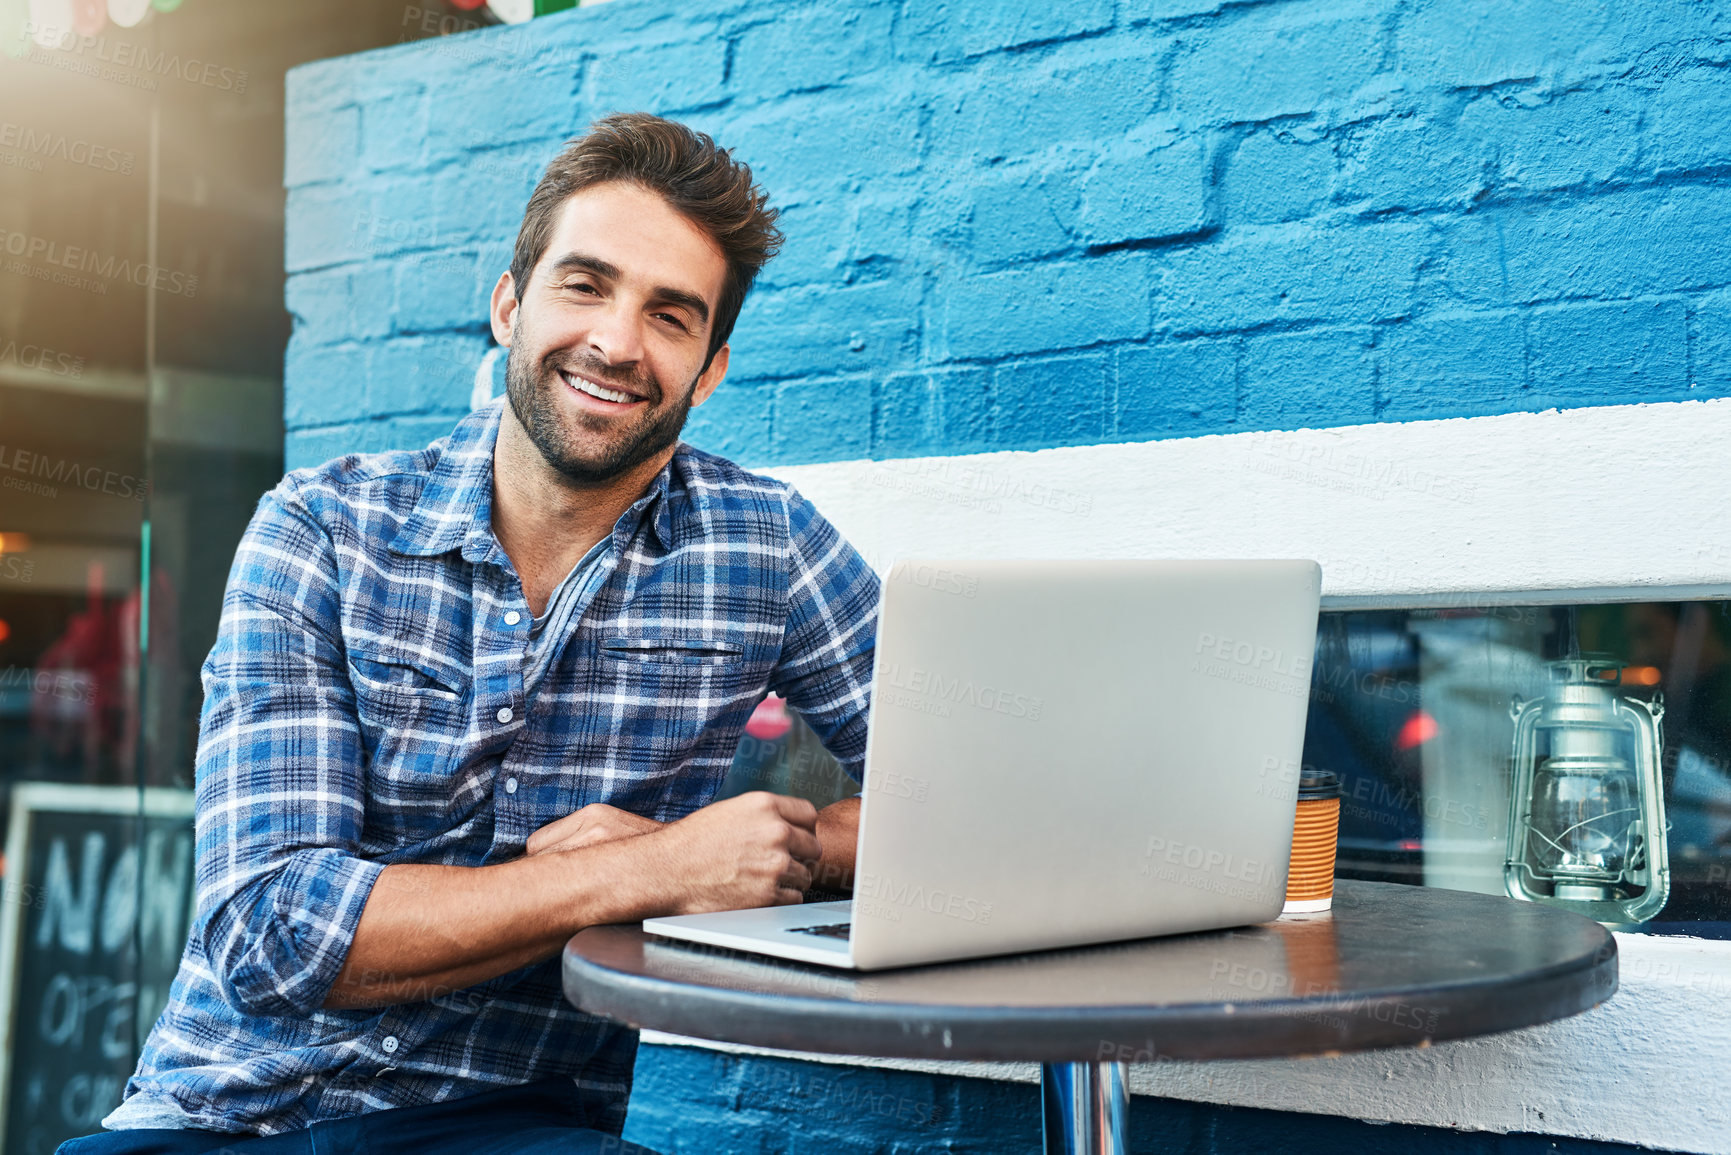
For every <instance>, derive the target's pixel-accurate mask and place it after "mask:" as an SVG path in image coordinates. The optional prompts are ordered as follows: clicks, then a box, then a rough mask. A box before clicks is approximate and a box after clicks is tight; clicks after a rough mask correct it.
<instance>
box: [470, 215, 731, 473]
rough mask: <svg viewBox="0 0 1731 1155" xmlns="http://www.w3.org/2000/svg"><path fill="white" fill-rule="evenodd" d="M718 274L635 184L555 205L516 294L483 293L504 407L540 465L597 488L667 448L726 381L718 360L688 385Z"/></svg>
mask: <svg viewBox="0 0 1731 1155" xmlns="http://www.w3.org/2000/svg"><path fill="white" fill-rule="evenodd" d="M726 273H727V262H726V259H725V258H724V257H723V256H722V255H721V251H720V249H719V248H718V247H717V246H716V245H715V242H714V241H712V240H711V239H710V238H709V236H708V234H706V233H704V232H703V231H702V230H701V229H699V228H698V227H697V226H696V225H695V224H693V223H692V222H691V221H690V220H688V219H686V218H685V217H683V216H681V215H680V214H679V213H677V212H675V211H674V210H673V209H672V208H670V207H669V206H668V205H667V202H666V201H664V200H662V199H661V197H660V196H658V195H656V194H655V193H651V192H647V191H645V190H644V189H642V188H639V187H638V186H637V185H634V184H628V183H625V182H619V181H614V182H609V183H606V184H601V185H595V186H592V187H590V188H587V189H585V190H583V191H582V192H580V193H578V194H576V195H575V196H573V197H571V198H570V199H568V200H567V201H566V202H565V203H564V204H563V205H562V206H560V209H559V215H558V218H557V221H556V224H555V226H554V230H553V235H552V238H551V239H550V241H549V243H548V245H547V250H546V252H545V253H543V254H542V256H541V260H540V262H539V263H538V264H537V265H536V266H535V269H534V270H533V271H532V272H531V273H530V275H529V283H528V284H527V285H525V286H520V287H518V286H510V285H509V284H508V277H507V278H502V279H501V282H500V286H501V289H503V290H504V292H503V294H502V293H501V291H500V289H495V290H494V294H493V332H494V336H495V337H497V338H498V340H499V341H500V342H501V343H502V344H508V345H509V346H510V351H509V353H508V354H507V357H506V362H505V390H506V397H507V399H508V400H509V402H510V405H511V410H512V412H513V413H514V414H515V415H516V418H517V420H518V422H519V423H521V425H522V426H523V428H524V430H525V431H526V432H527V433H528V435H529V438H530V440H531V441H532V442H533V443H534V445H535V447H536V448H537V449H538V450H539V451H540V452H541V455H542V456H543V457H544V458H545V459H546V460H547V463H548V464H549V465H551V466H552V467H553V468H554V469H556V470H558V471H559V472H560V473H561V474H563V475H564V476H565V477H567V478H569V479H570V480H572V481H574V482H577V483H578V484H580V485H597V484H602V483H605V482H607V481H610V480H612V479H614V478H616V477H619V476H620V475H622V474H624V473H627V472H628V471H630V470H631V469H633V468H635V467H636V466H638V465H641V464H642V463H643V462H644V461H647V460H649V459H650V458H652V457H654V456H655V455H657V454H658V453H660V452H661V451H663V450H665V449H667V448H668V447H669V446H671V445H673V444H674V443H675V442H676V441H677V440H678V438H679V433H680V430H681V429H683V428H684V426H685V418H686V415H687V414H688V413H689V412H690V410H691V408H692V406H694V405H701V404H702V403H703V402H704V401H705V400H707V399H708V397H709V394H710V393H711V392H713V391H714V389H715V386H716V385H718V384H720V381H721V377H722V375H723V374H724V373H725V372H726V368H727V350H726V348H725V347H723V348H722V349H719V350H717V351H716V355H715V360H714V361H713V362H712V363H711V364H710V366H709V368H708V369H707V370H705V371H704V372H703V373H702V375H701V377H700V376H699V373H698V370H699V369H700V368H701V367H702V365H703V360H704V357H705V356H706V355H707V353H708V349H709V335H710V332H711V325H712V323H713V320H714V316H715V310H716V307H717V302H718V301H719V300H720V297H721V285H722V281H723V278H724V277H725V276H726ZM513 288H515V289H516V293H515V298H514V300H513V298H512V294H511V290H512V289H513Z"/></svg>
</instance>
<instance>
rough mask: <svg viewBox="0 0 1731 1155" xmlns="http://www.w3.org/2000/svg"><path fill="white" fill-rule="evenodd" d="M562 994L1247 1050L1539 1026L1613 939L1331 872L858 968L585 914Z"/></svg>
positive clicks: (751, 1013) (847, 1043)
mask: <svg viewBox="0 0 1731 1155" xmlns="http://www.w3.org/2000/svg"><path fill="white" fill-rule="evenodd" d="M564 974H565V994H566V997H568V998H569V999H570V1000H571V1001H572V1002H573V1003H574V1004H576V1005H577V1006H578V1007H580V1008H582V1009H583V1010H586V1011H589V1012H591V1013H593V1014H597V1015H603V1016H605V1017H608V1018H611V1019H615V1020H618V1021H620V1022H625V1023H629V1024H631V1025H632V1026H636V1027H646V1028H649V1029H652V1030H659V1031H668V1032H671V1033H673V1034H679V1035H688V1036H694V1037H697V1038H705V1039H714V1040H718V1041H722V1042H733V1043H744V1044H749V1045H753V1046H761V1047H775V1048H781V1049H786V1050H795V1051H808V1052H819V1053H825V1054H843V1055H877V1056H884V1057H889V1058H907V1059H919V1058H932V1059H978V1060H1000V1061H1008V1060H1020V1061H1034V1062H1066V1061H1078V1060H1100V1061H1125V1062H1151V1061H1154V1060H1157V1059H1228V1058H1265V1057H1274V1056H1282V1055H1309V1054H1326V1053H1331V1052H1337V1051H1350V1050H1362V1049H1366V1048H1371V1047H1389V1046H1403V1045H1414V1044H1416V1045H1421V1046H1422V1045H1428V1043H1429V1042H1430V1041H1432V1040H1438V1039H1456V1038H1465V1037H1468V1036H1472V1035H1481V1034H1489V1033H1491V1032H1495V1031H1506V1030H1512V1029H1514V1028H1517V1027H1526V1026H1532V1025H1534V1024H1536V1023H1543V1022H1549V1021H1550V1020H1552V1019H1559V1018H1563V1017H1565V1016H1568V1015H1572V1014H1577V1013H1579V1012H1581V1011H1584V1010H1587V1009H1589V1008H1591V1007H1593V1006H1596V1005H1598V1004H1599V1003H1602V1002H1604V1001H1605V1000H1606V999H1608V998H1610V997H1611V995H1612V994H1613V993H1615V991H1616V989H1617V946H1616V940H1615V939H1613V938H1612V937H1611V936H1610V934H1608V933H1607V932H1606V931H1605V929H1604V928H1603V927H1601V926H1600V925H1599V924H1598V923H1596V922H1592V921H1589V920H1588V919H1585V918H1583V917H1581V916H1579V915H1576V914H1572V913H1570V912H1568V911H1564V910H1559V909H1557V908H1554V907H1549V906H1542V905H1539V904H1536V903H1527V902H1516V901H1514V900H1513V899H1507V898H1499V897H1495V896H1492V895H1483V894H1469V893H1466V892H1463V891H1453V890H1441V889H1434V888H1428V887H1415V886H1396V885H1392V884H1386V883H1374V882H1350V881H1345V880H1342V881H1339V882H1337V883H1336V884H1335V897H1334V909H1333V911H1332V912H1330V913H1328V914H1325V915H1309V916H1287V917H1285V918H1282V919H1279V920H1277V921H1275V922H1272V923H1266V924H1263V925H1260V926H1252V927H1241V928H1238V929H1236V930H1227V931H1208V932H1204V933H1200V934H1187V935H1174V936H1168V937H1164V938H1152V939H1138V940H1136V941H1134V942H1122V943H1110V944H1106V945H1102V946H1095V947H1082V948H1078V949H1073V950H1058V951H1041V952H1037V953H1032V954H1022V955H1010V956H1005V957H1001V958H993V959H982V960H978V961H972V962H957V963H941V964H938V965H935V966H922V967H905V968H901V969H897V970H888V971H875V972H869V973H862V972H858V971H839V970H834V969H831V968H828V967H819V966H809V965H806V964H803V963H796V962H782V961H780V960H776V959H771V958H768V957H765V956H759V955H750V954H744V953H740V952H735V951H730V950H722V949H719V948H715V947H706V946H697V945H688V944H683V943H673V942H669V941H667V940H665V939H657V938H654V937H652V936H649V935H645V934H644V933H643V931H642V930H641V929H640V928H639V927H637V926H635V925H630V926H601V927H591V928H589V929H588V930H585V931H582V932H581V933H579V934H577V935H576V936H575V937H573V938H572V939H571V941H570V942H569V943H568V944H567V945H566V947H565V956H564Z"/></svg>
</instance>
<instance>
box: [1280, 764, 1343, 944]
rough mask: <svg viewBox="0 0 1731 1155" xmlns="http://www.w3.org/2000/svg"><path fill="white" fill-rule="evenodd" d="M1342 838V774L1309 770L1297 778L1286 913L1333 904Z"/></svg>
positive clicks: (1327, 906)
mask: <svg viewBox="0 0 1731 1155" xmlns="http://www.w3.org/2000/svg"><path fill="white" fill-rule="evenodd" d="M1339 838H1340V775H1338V774H1336V773H1335V772H1334V771H1332V770H1311V769H1306V770H1305V771H1304V773H1303V774H1302V775H1301V776H1300V777H1299V779H1298V816H1297V818H1296V819H1295V820H1294V822H1293V824H1292V861H1291V865H1290V866H1288V867H1287V871H1286V907H1285V910H1284V913H1286V914H1301V913H1309V912H1312V911H1319V910H1327V909H1328V908H1329V907H1330V906H1332V905H1333V904H1334V848H1335V843H1336V842H1337V841H1338V840H1339Z"/></svg>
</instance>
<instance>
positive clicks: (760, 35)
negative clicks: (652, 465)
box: [286, 0, 1731, 465]
mask: <svg viewBox="0 0 1731 1155" xmlns="http://www.w3.org/2000/svg"><path fill="white" fill-rule="evenodd" d="M1728 62H1731V7H1727V6H1726V5H1724V4H1722V3H1715V2H1714V0H1616V2H1613V0H1287V2H1263V3H1256V2H1243V0H1240V2H1236V3H1225V2H1222V0H1074V2H1071V3H1065V4H1054V3H1051V2H1050V0H850V2H847V3H843V2H841V0H777V2H776V3H774V4H762V3H747V2H744V0H616V2H615V3H611V4H606V5H601V6H598V7H595V8H592V9H578V10H575V11H572V12H568V13H565V14H562V15H559V16H555V17H549V18H546V19H543V20H537V21H535V22H534V23H533V24H531V25H527V26H522V27H516V28H510V29H496V30H491V31H485V32H471V33H463V34H460V35H457V36H453V37H447V38H442V39H433V40H428V41H423V42H419V43H415V44H409V45H403V46H399V47H395V48H391V49H386V50H382V51H379V52H371V53H366V54H364V55H361V56H356V57H349V58H344V59H338V60H331V61H324V62H320V63H316V64H311V65H307V66H305V67H302V68H299V69H296V70H295V71H294V72H292V73H291V74H290V77H289V83H288V156H287V185H288V235H287V247H286V260H287V265H288V270H287V271H288V303H289V308H290V309H291V311H292V312H293V313H294V318H295V327H294V339H293V342H292V345H291V347H290V349H289V354H288V359H287V365H286V389H287V418H288V428H289V444H288V457H289V460H290V464H291V465H301V464H307V463H309V462H312V461H315V460H319V459H322V458H323V457H325V456H327V455H328V454H331V453H334V452H338V451H340V450H344V449H349V448H357V447H382V446H386V445H410V444H420V443H421V442H422V441H423V440H424V439H425V437H426V436H427V434H428V433H429V432H437V431H439V430H440V428H441V426H442V425H448V424H449V423H450V421H451V420H452V419H453V418H455V417H456V416H457V415H458V414H460V413H461V412H462V411H463V410H464V408H465V407H466V404H467V398H468V396H469V390H470V385H471V379H472V373H473V366H474V364H475V363H476V362H477V361H478V360H479V358H480V356H481V355H482V353H483V352H484V351H485V349H486V348H487V347H488V345H489V344H490V340H491V339H490V337H489V335H488V333H487V329H486V325H485V304H484V303H485V300H486V294H487V292H488V290H489V289H490V287H491V284H492V281H493V279H494V278H495V277H496V276H497V274H498V272H499V271H500V270H502V269H503V268H504V267H505V263H506V260H507V257H508V253H509V247H510V243H511V240H512V238H513V236H514V234H515V230H516V227H517V223H518V220H519V218H520V215H521V210H522V205H523V202H524V200H525V199H526V198H527V195H528V193H529V190H530V189H531V188H532V186H533V184H534V180H535V177H536V175H537V171H538V168H539V166H540V165H541V164H543V163H544V162H545V161H546V160H547V159H548V158H549V157H550V156H551V155H552V154H553V153H554V152H555V151H556V150H557V148H558V147H559V145H560V143H561V142H563V141H564V140H565V139H567V138H568V137H570V136H572V135H575V134H577V133H579V132H580V131H581V130H582V129H583V128H584V126H585V125H586V124H588V123H589V121H590V120H592V119H593V118H595V117H597V116H600V115H603V114H605V113H607V112H609V111H615V110H619V109H647V110H651V111H655V112H660V113H663V114H667V115H674V116H678V117H680V118H681V119H684V120H687V121H688V122H690V123H692V124H693V125H695V126H696V127H699V128H701V129H703V130H705V131H708V132H710V133H712V134H713V135H715V136H716V138H717V139H718V140H719V141H720V142H721V143H722V144H723V145H725V146H728V147H732V148H734V149H735V150H736V153H737V155H739V156H740V157H741V158H743V159H744V160H746V161H747V162H748V163H750V164H751V165H752V166H753V169H754V171H755V172H756V173H757V175H758V177H759V178H760V180H761V181H762V182H763V184H764V185H765V186H766V188H768V190H769V191H770V193H771V196H772V200H773V201H774V202H775V203H776V204H778V205H779V206H781V207H782V208H783V209H784V211H785V216H784V228H785V231H786V232H787V234H788V242H787V245H786V246H785V248H784V250H783V253H782V255H781V256H780V257H778V258H777V259H776V260H774V261H772V262H771V263H770V265H769V266H768V267H767V268H766V270H765V273H764V275H763V278H762V280H761V281H760V283H759V288H758V290H757V292H756V293H755V294H754V295H753V297H752V298H751V299H749V300H748V301H747V302H746V305H745V309H744V312H743V313H742V315H741V318H740V322H739V325H738V328H737V329H736V331H735V335H734V338H733V345H734V357H733V368H732V371H731V373H730V377H729V379H728V381H727V382H726V383H725V384H724V385H723V386H722V390H721V392H720V393H719V394H718V395H717V398H716V400H715V401H714V402H713V403H712V404H710V405H709V406H706V407H705V408H703V409H701V410H698V411H697V412H696V413H694V414H693V417H692V423H691V425H690V427H689V434H688V435H689V437H690V439H691V440H692V441H694V442H696V443H698V444H701V445H704V446H706V447H709V448H713V449H716V450H718V451H720V452H724V453H729V454H732V455H735V456H737V457H738V458H739V459H741V460H743V461H744V462H746V463H747V464H751V465H765V464H772V463H789V462H808V461H825V460H837V459H845V458H854V457H868V456H869V457H879V458H883V457H895V456H905V455H909V454H916V453H918V454H926V453H954V452H973V451H981V450H988V449H1003V448H1039V447H1044V446H1051V445H1075V444H1086V443H1090V442H1101V441H1114V440H1139V439H1147V438H1155V437H1171V436H1190V435H1195V434H1201V433H1219V432H1230V431H1233V430H1244V429H1260V428H1290V427H1297V426H1322V425H1332V424H1344V423H1352V422H1361V421H1377V420H1408V419H1413V418H1424V417H1447V416H1462V415H1475V414H1484V413H1499V412H1506V411H1511V410H1536V409H1543V408H1548V407H1551V406H1580V405H1600V404H1611V403H1619V402H1629V401H1645V400H1680V399H1686V398H1693V397H1706V396H1721V395H1724V394H1726V393H1727V392H1731V356H1728V354H1731V306H1728V304H1727V301H1728V298H1727V286H1731V243H1728V242H1731V183H1728V182H1727V176H1728V175H1731V74H1728V71H1727V65H1728Z"/></svg>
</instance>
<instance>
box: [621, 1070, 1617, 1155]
mask: <svg viewBox="0 0 1731 1155" xmlns="http://www.w3.org/2000/svg"><path fill="white" fill-rule="evenodd" d="M1129 1132H1130V1135H1129V1142H1130V1151H1131V1153H1132V1155H1245V1153H1246V1152H1272V1151H1278V1152H1281V1153H1282V1155H1342V1153H1346V1152H1386V1151H1399V1152H1401V1153H1402V1155H1617V1153H1628V1155H1636V1153H1639V1152H1644V1151H1647V1150H1648V1149H1647V1148H1644V1147H1631V1146H1627V1145H1624V1144H1621V1143H1599V1142H1593V1141H1590V1140H1585V1139H1559V1138H1557V1137H1555V1136H1552V1135H1530V1134H1513V1135H1500V1134H1487V1133H1482V1132H1480V1133H1465V1134H1463V1133H1461V1132H1457V1131H1449V1130H1444V1129H1442V1128H1437V1127H1399V1126H1386V1125H1377V1124H1372V1123H1363V1122H1359V1121H1357V1120H1354V1119H1341V1118H1336V1117H1334V1116H1330V1115H1295V1114H1290V1113H1288V1112H1284V1111H1256V1110H1250V1109H1247V1108H1234V1107H1214V1106H1209V1105H1207V1104H1203V1103H1180V1102H1177V1101H1174V1100H1170V1099H1152V1098H1144V1097H1140V1096H1139V1097H1136V1098H1134V1099H1132V1100H1131V1106H1130V1124H1129ZM625 1137H626V1138H627V1139H630V1140H632V1141H633V1142H636V1143H641V1144H643V1145H644V1146H646V1147H649V1148H651V1149H653V1150H656V1151H660V1152H663V1153H664V1155H783V1153H786V1155H807V1153H821V1155H928V1153H930V1152H954V1153H956V1155H962V1153H966V1155H1037V1153H1038V1152H1040V1151H1042V1150H1044V1148H1043V1147H1042V1145H1041V1142H1040V1095H1039V1091H1038V1090H1037V1089H1036V1088H1035V1087H1034V1086H1033V1085H1032V1084H1029V1083H996V1082H990V1081H987V1080H984V1079H962V1078H954V1077H950V1076H943V1075H921V1074H912V1073H909V1072H906V1071H884V1070H861V1069H857V1068H849V1067H835V1066H829V1065H826V1064H817V1063H804V1062H797V1061H794V1060H789V1059H770V1058H759V1057H755V1056H751V1057H744V1056H737V1055H727V1054H717V1053H715V1052H711V1051H703V1050H697V1049H695V1048H691V1047H660V1046H645V1047H642V1048H640V1049H639V1052H638V1057H637V1086H636V1090H635V1091H634V1093H633V1094H632V1097H631V1111H630V1114H629V1115H628V1116H627V1118H626V1121H625Z"/></svg>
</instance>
